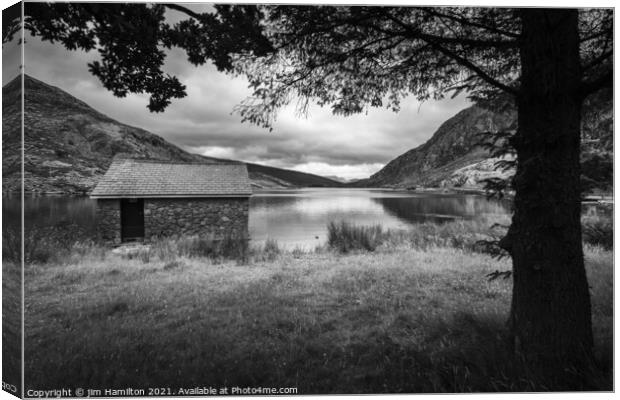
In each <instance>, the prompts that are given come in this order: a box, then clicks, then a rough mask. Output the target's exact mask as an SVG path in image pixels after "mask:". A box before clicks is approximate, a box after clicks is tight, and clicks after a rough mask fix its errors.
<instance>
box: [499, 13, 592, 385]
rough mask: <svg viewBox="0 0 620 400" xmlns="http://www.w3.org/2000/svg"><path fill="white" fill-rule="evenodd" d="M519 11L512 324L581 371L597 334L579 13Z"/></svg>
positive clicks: (525, 347) (521, 336) (540, 351)
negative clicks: (588, 258)
mask: <svg viewBox="0 0 620 400" xmlns="http://www.w3.org/2000/svg"><path fill="white" fill-rule="evenodd" d="M520 13H521V15H520V16H521V20H522V42H521V48H520V52H521V68H522V74H521V91H520V94H519V96H518V98H517V105H518V111H519V114H518V123H519V127H518V130H517V133H516V135H515V137H514V143H513V145H514V147H515V149H516V151H517V160H518V165H517V171H516V174H515V177H514V180H513V185H514V187H515V189H516V194H515V199H514V215H513V220H512V225H511V227H510V229H509V232H508V235H507V236H506V238H505V240H503V241H502V246H503V247H505V248H506V250H508V252H509V253H510V255H511V256H512V260H513V295H512V306H511V316H510V321H509V322H510V327H511V332H512V339H513V345H514V350H515V351H516V352H517V354H519V355H521V356H522V357H523V358H524V359H526V360H527V362H528V364H529V365H534V366H537V367H540V369H541V370H542V371H545V372H547V373H550V374H552V375H555V374H558V375H555V376H559V375H563V374H564V376H565V377H566V375H565V373H566V372H567V371H568V372H571V371H572V373H574V374H576V375H577V376H579V375H583V374H582V372H583V368H585V367H586V366H587V365H589V361H590V360H591V357H592V351H593V350H592V347H593V339H592V324H591V310H590V293H589V289H588V282H587V278H586V272H585V267H584V260H583V248H582V239H581V221H580V220H581V200H580V183H579V177H580V165H579V151H580V150H579V146H580V119H581V106H582V99H581V97H580V94H579V85H580V83H581V71H580V62H579V35H578V30H577V11H576V10H567V9H553V10H551V9H536V8H530V9H523V10H521V11H520ZM571 379H572V378H571Z"/></svg>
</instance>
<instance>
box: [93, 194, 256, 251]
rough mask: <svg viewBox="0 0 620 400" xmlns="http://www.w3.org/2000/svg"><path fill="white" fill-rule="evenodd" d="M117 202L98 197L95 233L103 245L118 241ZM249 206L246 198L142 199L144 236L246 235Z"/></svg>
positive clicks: (118, 212) (119, 228)
mask: <svg viewBox="0 0 620 400" xmlns="http://www.w3.org/2000/svg"><path fill="white" fill-rule="evenodd" d="M120 203H121V202H120V200H119V199H98V200H97V223H98V226H97V233H98V235H99V239H100V240H101V241H102V242H104V243H106V244H112V245H117V244H120V243H121V209H120ZM249 208H250V202H249V199H248V198H188V199H183V198H180V199H144V236H145V238H144V239H145V241H152V240H156V239H157V238H159V237H179V236H193V235H201V236H202V235H204V236H210V237H213V238H216V239H218V238H222V237H223V236H224V235H227V234H234V235H236V236H242V237H247V236H248V221H249Z"/></svg>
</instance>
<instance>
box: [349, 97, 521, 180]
mask: <svg viewBox="0 0 620 400" xmlns="http://www.w3.org/2000/svg"><path fill="white" fill-rule="evenodd" d="M513 129H515V118H514V114H513V113H504V114H497V113H493V112H491V111H488V110H485V109H483V108H480V107H477V106H472V107H469V108H467V109H465V110H462V111H461V112H459V113H458V114H456V115H455V116H454V117H452V118H450V119H448V120H447V121H446V122H444V123H443V124H442V125H441V126H440V127H439V129H437V131H436V132H435V133H434V134H433V136H432V137H431V138H430V139H429V140H428V141H427V142H426V143H424V144H423V145H421V146H418V147H416V148H414V149H412V150H409V151H407V152H406V153H404V154H402V155H400V156H399V157H397V158H395V159H394V160H392V161H390V162H389V163H388V164H387V165H386V166H385V167H383V168H382V169H381V170H380V171H379V172H377V173H375V174H374V175H372V176H371V177H370V178H368V179H365V180H361V181H358V182H356V183H355V185H356V186H372V187H374V186H381V187H414V186H427V187H435V186H446V185H447V186H454V185H455V183H456V185H457V186H463V185H464V184H465V183H466V184H467V185H468V186H476V185H478V182H479V180H480V179H482V175H484V177H488V176H489V174H479V173H477V172H476V171H477V167H476V166H477V165H478V164H480V163H484V162H486V163H487V164H488V162H487V160H488V159H489V152H488V150H486V149H485V148H483V147H482V146H481V145H480V141H481V139H482V138H483V136H482V135H484V133H485V132H492V131H500V130H513ZM480 167H481V168H482V169H483V170H486V169H488V168H487V167H488V166H487V165H483V164H481V165H480ZM455 174H456V175H455ZM477 176H478V178H476V177H477ZM461 181H463V182H462V183H460V184H459V182H461Z"/></svg>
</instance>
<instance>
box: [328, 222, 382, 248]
mask: <svg viewBox="0 0 620 400" xmlns="http://www.w3.org/2000/svg"><path fill="white" fill-rule="evenodd" d="M382 241H383V228H382V227H381V225H373V226H358V225H353V224H350V223H348V222H346V221H340V222H339V223H336V222H333V221H331V222H330V223H329V224H328V225H327V244H328V246H329V247H330V248H332V249H336V250H338V251H339V252H341V253H348V252H349V251H352V250H366V251H375V250H376V248H377V247H378V246H379V245H380V244H381V243H382Z"/></svg>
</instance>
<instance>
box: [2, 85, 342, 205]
mask: <svg viewBox="0 0 620 400" xmlns="http://www.w3.org/2000/svg"><path fill="white" fill-rule="evenodd" d="M24 87H25V95H24V106H25V107H24V109H25V115H24V146H25V160H24V185H25V190H26V191H27V192H38V193H49V192H56V193H85V192H88V191H89V190H90V189H91V188H92V187H93V186H94V185H95V184H96V182H97V180H98V179H99V177H100V176H101V175H102V174H103V173H104V172H105V171H106V169H107V167H108V166H109V164H110V162H111V160H112V158H113V157H114V156H115V155H116V154H119V153H124V154H128V155H131V156H134V157H141V158H155V159H166V160H178V161H201V162H214V163H217V162H222V161H226V160H219V159H216V158H210V157H205V156H201V155H198V154H191V153H188V152H186V151H184V150H183V149H181V148H179V147H177V146H175V145H173V144H171V143H169V142H167V141H166V140H164V139H163V138H161V137H160V136H157V135H155V134H153V133H150V132H148V131H146V130H144V129H140V128H136V127H132V126H129V125H125V124H122V123H120V122H117V121H115V120H113V119H112V118H110V117H108V116H106V115H104V114H102V113H100V112H98V111H96V110H94V109H93V108H92V107H90V106H89V105H88V104H86V103H84V102H83V101H80V100H78V99H77V98H75V97H73V96H71V95H70V94H68V93H67V92H65V91H63V90H61V89H59V88H57V87H53V86H50V85H48V84H46V83H44V82H41V81H39V80H37V79H35V78H32V77H30V76H28V75H26V76H25V81H24ZM2 95H3V101H2V107H3V121H2V125H3V127H2V128H3V129H2V137H3V142H4V146H3V148H2V155H3V164H2V178H3V179H2V189H3V192H7V191H16V190H19V182H20V150H19V149H20V126H19V124H20V121H19V99H20V95H21V85H20V80H19V78H16V79H15V80H13V81H11V82H10V83H8V84H7V85H5V86H4V87H3V88H2ZM248 170H249V173H250V177H251V178H252V180H253V184H254V186H255V187H299V186H338V185H340V184H339V183H338V182H335V181H332V180H330V179H327V178H322V177H320V176H316V175H312V174H306V173H302V172H297V171H289V170H284V169H279V168H271V167H264V166H259V165H256V164H248Z"/></svg>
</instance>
